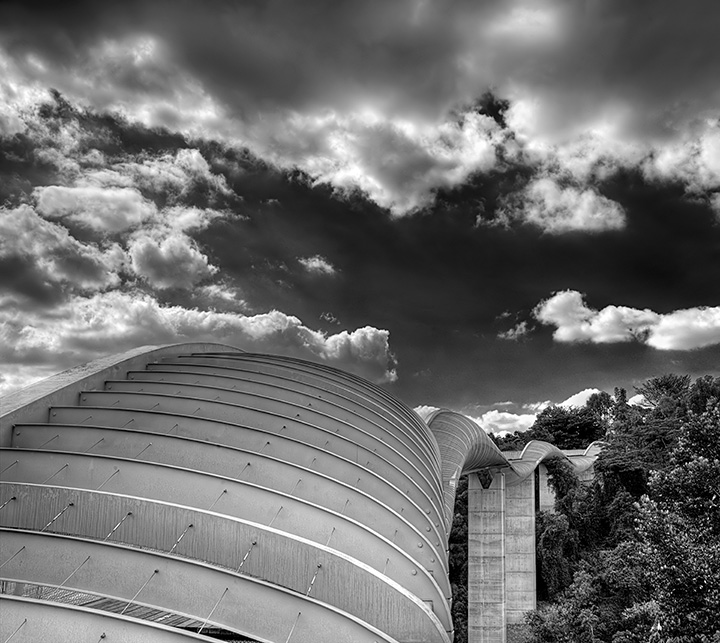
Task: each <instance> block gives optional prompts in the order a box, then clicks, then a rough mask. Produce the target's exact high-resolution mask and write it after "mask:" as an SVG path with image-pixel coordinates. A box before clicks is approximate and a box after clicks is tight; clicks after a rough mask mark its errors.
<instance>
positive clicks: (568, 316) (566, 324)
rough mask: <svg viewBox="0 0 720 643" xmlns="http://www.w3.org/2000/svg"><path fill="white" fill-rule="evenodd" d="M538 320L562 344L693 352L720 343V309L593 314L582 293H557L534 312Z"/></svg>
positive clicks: (612, 310) (614, 310)
mask: <svg viewBox="0 0 720 643" xmlns="http://www.w3.org/2000/svg"><path fill="white" fill-rule="evenodd" d="M534 314H535V317H536V318H537V319H538V320H539V321H541V322H542V323H544V324H548V325H552V326H555V328H556V330H555V331H554V333H553V337H554V338H555V339H556V340H557V341H559V342H566V343H573V342H591V343H594V344H603V343H614V342H626V341H631V340H637V341H640V342H643V343H645V344H647V345H648V346H652V347H653V348H656V349H658V350H692V349H695V348H702V347H704V346H712V345H714V344H718V343H720V306H716V307H703V308H688V309H685V310H678V311H674V312H670V313H666V314H660V313H656V312H654V311H652V310H649V309H644V310H638V309H637V308H628V307H626V306H613V305H610V306H606V307H605V308H603V309H602V310H594V309H592V308H590V307H589V306H587V305H586V304H585V302H584V300H583V296H582V294H581V293H579V292H577V291H574V290H565V291H561V292H558V293H555V294H554V295H553V296H552V297H550V298H549V299H547V300H545V301H543V302H541V303H540V304H538V306H537V307H536V308H535V311H534Z"/></svg>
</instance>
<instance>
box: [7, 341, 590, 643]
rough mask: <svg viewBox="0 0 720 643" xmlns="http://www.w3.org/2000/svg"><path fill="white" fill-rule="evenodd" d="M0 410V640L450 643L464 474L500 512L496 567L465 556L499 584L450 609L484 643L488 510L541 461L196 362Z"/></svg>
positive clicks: (361, 397) (224, 354) (321, 370)
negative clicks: (462, 612) (466, 619)
mask: <svg viewBox="0 0 720 643" xmlns="http://www.w3.org/2000/svg"><path fill="white" fill-rule="evenodd" d="M0 402H1V403H2V414H1V415H0V445H1V446H2V450H1V451H0V456H1V464H0V470H1V473H0V529H1V530H2V535H1V536H0V578H1V581H0V582H1V583H2V595H1V598H2V601H3V614H4V618H3V619H2V624H1V625H0V635H1V636H2V640H8V637H11V639H12V640H14V641H20V640H42V639H44V638H47V637H46V634H47V632H49V631H52V632H53V636H52V638H53V639H54V640H57V641H75V640H81V639H82V640H99V639H102V638H107V639H108V640H112V641H115V640H120V641H124V640H131V639H132V640H137V639H138V638H140V639H141V640H147V641H156V640H157V641H160V640H162V641H165V640H168V641H170V640H173V641H175V640H177V641H182V640H217V639H222V640H236V641H245V640H249V641H262V642H268V643H269V642H273V643H274V642H281V643H299V642H301V641H312V642H313V643H316V642H322V641H328V642H333V643H334V642H338V641H353V642H355V641H358V642H362V641H368V642H381V641H387V642H393V641H395V642H399V643H411V642H420V641H428V642H430V641H437V642H438V643H449V642H450V641H451V640H452V637H453V625H452V620H451V616H450V605H451V592H450V584H449V581H448V575H447V543H448V534H449V530H450V527H451V524H452V516H453V505H454V499H455V488H456V484H457V480H458V478H459V477H460V476H461V475H463V474H466V473H479V476H475V478H476V482H475V483H471V494H474V495H473V497H477V502H476V503H475V504H477V503H479V502H481V500H482V502H483V503H485V504H487V503H488V499H490V498H491V497H492V498H494V497H495V496H496V495H497V492H500V495H501V496H502V499H501V500H502V504H503V509H502V511H501V513H502V521H503V528H502V529H503V538H502V541H503V543H502V549H503V551H502V552H501V556H495V558H497V559H498V560H495V558H493V556H492V555H490V556H489V557H488V551H485V550H482V551H480V550H478V551H479V552H480V553H479V555H480V558H478V561H479V567H478V569H481V572H479V573H480V576H482V575H483V574H485V575H486V576H487V572H488V570H490V569H491V568H492V569H494V567H493V565H494V564H495V563H498V561H499V565H500V566H499V567H498V569H497V570H495V572H497V573H496V574H495V576H497V578H496V577H495V576H493V577H492V578H491V577H489V576H488V577H487V578H484V577H478V578H471V581H470V582H471V583H474V584H475V585H474V586H475V589H476V591H475V592H471V605H470V609H471V630H472V631H473V632H474V634H475V635H476V637H477V640H483V641H485V640H488V641H489V640H503V637H504V627H505V622H511V621H512V618H511V616H512V614H513V609H514V608H513V607H512V605H511V606H510V607H507V606H508V605H509V604H512V601H510V603H508V600H507V598H508V597H507V596H505V595H503V596H501V597H500V598H501V600H499V601H498V600H496V597H495V595H494V594H493V592H492V587H491V585H492V586H495V585H497V580H498V578H499V576H498V574H500V575H501V576H502V579H501V580H502V582H501V585H503V588H504V587H505V585H507V584H508V582H509V580H510V581H511V580H512V576H511V575H510V576H508V574H512V572H509V571H508V569H509V565H508V564H506V562H505V560H506V554H507V551H506V550H507V547H506V544H505V540H506V538H505V534H504V531H505V523H506V522H507V519H506V516H505V514H506V513H507V510H506V506H507V503H509V502H510V501H509V500H506V499H505V496H506V495H507V493H506V489H510V488H512V487H517V488H524V487H523V485H525V486H527V481H528V480H530V481H532V483H533V484H534V481H535V476H533V475H532V474H533V472H534V471H536V470H537V467H538V463H540V462H541V460H542V459H543V458H545V457H550V456H552V455H558V453H560V452H557V449H555V448H554V447H551V446H550V445H546V444H544V443H531V444H530V445H528V447H527V448H526V450H525V452H523V453H522V454H514V455H513V456H512V457H510V458H508V457H506V455H504V454H502V453H500V451H498V450H497V448H496V447H495V446H494V445H493V443H492V442H491V441H490V439H489V438H488V437H487V435H486V434H485V432H484V431H483V430H482V429H481V428H480V427H478V426H477V425H476V424H475V423H473V422H472V421H471V420H469V419H468V418H465V417H464V416H462V415H459V414H457V413H453V412H450V411H440V412H436V413H435V414H433V415H432V416H431V417H429V418H427V420H426V421H424V420H422V419H421V418H420V417H419V416H418V415H417V414H416V413H414V412H413V411H412V410H410V409H409V408H407V407H406V406H405V405H403V404H402V403H401V402H399V401H397V400H396V399H394V398H392V397H391V396H389V395H388V394H387V393H386V392H384V391H383V390H382V389H380V388H378V387H376V386H374V385H372V384H370V383H369V382H367V381H365V380H363V379H361V378H358V377H356V376H353V375H349V374H347V373H344V372H341V371H338V370H336V369H332V368H329V367H327V366H324V365H320V364H314V363H309V362H305V361H301V360H297V359H292V358H288V357H281V356H274V355H257V354H251V353H246V352H243V351H241V350H239V349H236V348H232V347H227V346H222V345H213V344H184V345H174V346H165V347H145V348H143V349H137V350H135V351H132V352H130V353H126V354H123V355H119V356H114V357H109V358H106V359H103V360H99V361H97V362H93V363H91V364H89V365H85V366H83V367H79V368H77V369H72V370H71V371H66V372H65V373H61V374H60V375H57V376H55V377H53V378H49V379H48V380H44V381H43V382H40V383H39V384H37V385H34V386H31V387H29V388H27V389H24V390H23V391H20V392H19V393H16V394H13V395H11V396H7V397H5V398H3V399H2V400H0ZM561 455H562V454H561ZM574 459H575V461H576V463H577V468H578V470H582V468H583V467H584V468H585V469H587V468H588V467H589V466H591V465H592V460H593V453H590V452H588V454H584V455H580V456H574ZM471 478H472V476H471ZM481 480H482V481H483V482H484V485H483V484H482V483H481V482H480V481H481ZM485 487H487V489H486V488H485ZM534 496H535V494H534V492H533V498H534ZM499 497H500V496H498V498H499ZM473 502H475V501H473ZM491 504H492V503H491ZM531 510H532V512H533V521H534V505H533V507H532V508H531ZM471 511H473V510H472V509H471ZM488 511H490V510H488ZM493 512H494V514H498V511H496V510H492V511H491V513H493ZM476 513H477V512H476ZM486 513H487V512H486ZM471 523H472V524H473V525H475V531H477V530H480V532H478V534H480V535H482V534H483V533H484V534H485V535H488V534H490V535H491V536H492V538H490V540H492V539H493V538H494V536H493V534H494V533H495V532H494V531H493V529H495V531H497V526H494V525H492V524H489V523H488V522H487V520H485V521H484V522H483V521H482V520H480V519H479V518H478V519H477V520H475V521H474V522H473V521H472V516H471ZM533 525H534V522H533ZM483 530H484V532H483ZM471 531H472V530H471ZM532 533H533V535H534V526H533V531H532ZM478 534H473V533H471V537H470V538H471V542H470V545H471V550H472V549H473V540H474V539H475V538H476V536H477V535H478ZM481 540H482V541H483V542H485V541H488V542H489V540H488V539H487V538H485V536H483V538H481ZM531 546H532V565H533V569H532V572H533V573H534V540H533V542H532V545H531ZM476 549H477V548H476ZM480 549H482V547H481V548H480ZM486 549H487V548H486ZM489 553H490V554H492V553H493V552H489ZM471 554H472V551H471ZM483 556H484V557H485V558H482V557H483ZM471 558H472V555H471ZM476 558H477V557H476ZM481 558H482V560H481ZM500 559H502V560H500ZM488 561H490V562H488ZM473 564H474V563H472V562H471V572H472V570H473V569H474V568H473ZM496 566H497V565H496ZM471 575H472V574H471ZM508 579H509V580H508ZM484 585H487V587H486V588H485V589H483V588H484ZM532 585H533V592H534V576H533V578H532ZM508 586H509V585H508ZM472 596H476V597H479V600H475V602H474V603H473V598H472ZM531 599H532V600H531V602H532V601H534V593H533V594H532V597H531ZM525 602H526V603H527V601H525ZM496 603H497V604H500V603H502V604H503V605H504V606H505V607H504V611H503V613H502V614H501V615H500V616H499V617H498V616H497V612H498V610H497V605H496ZM518 605H519V607H517V609H520V610H525V609H531V608H532V607H534V603H533V604H532V605H530V606H529V607H527V606H526V605H525V603H522V601H521V604H520V603H519V604H518ZM498 618H501V619H502V620H503V622H502V623H501V622H500V621H499V620H498ZM473 623H474V624H473ZM53 624H54V625H53ZM496 630H497V632H496ZM501 630H502V632H501ZM93 636H95V639H93V638H92V637H93ZM497 636H500V637H501V638H497Z"/></svg>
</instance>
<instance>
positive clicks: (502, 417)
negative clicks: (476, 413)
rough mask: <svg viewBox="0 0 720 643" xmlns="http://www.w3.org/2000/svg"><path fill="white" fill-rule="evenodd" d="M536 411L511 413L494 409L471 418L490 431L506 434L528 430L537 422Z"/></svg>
mask: <svg viewBox="0 0 720 643" xmlns="http://www.w3.org/2000/svg"><path fill="white" fill-rule="evenodd" d="M535 417H536V416H535V414H534V413H509V412H507V411H498V410H497V409H492V410H490V411H488V412H487V413H483V414H482V415H481V416H480V417H474V418H471V419H472V420H474V421H475V422H477V423H478V424H479V425H480V426H481V427H482V428H483V429H485V431H487V432H488V433H496V434H498V435H505V434H506V433H515V431H520V432H522V431H527V430H528V429H529V428H530V427H531V426H532V425H533V424H534V423H535Z"/></svg>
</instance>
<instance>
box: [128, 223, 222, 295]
mask: <svg viewBox="0 0 720 643" xmlns="http://www.w3.org/2000/svg"><path fill="white" fill-rule="evenodd" d="M128 252H129V254H130V259H131V261H132V269H133V270H134V272H135V274H137V275H138V276H139V277H142V278H143V279H146V280H147V281H148V283H149V284H150V285H151V286H154V287H155V288H191V287H192V286H194V285H195V284H197V283H198V282H200V281H202V280H203V279H207V278H208V277H211V276H212V275H214V274H215V273H216V272H217V271H218V269H217V268H216V267H215V266H212V265H210V264H209V263H208V258H207V257H206V256H205V255H204V254H203V253H202V252H200V250H198V248H197V246H196V245H195V243H194V242H193V241H192V240H191V239H190V238H189V237H187V236H185V235H183V234H172V235H171V236H169V237H165V238H163V239H157V238H154V237H153V236H150V235H148V234H140V235H137V236H135V237H134V238H133V239H132V241H131V242H130V245H129V248H128Z"/></svg>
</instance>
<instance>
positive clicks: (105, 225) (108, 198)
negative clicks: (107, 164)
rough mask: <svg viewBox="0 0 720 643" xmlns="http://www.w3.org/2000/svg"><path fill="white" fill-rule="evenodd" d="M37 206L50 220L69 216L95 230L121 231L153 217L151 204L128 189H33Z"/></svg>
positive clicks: (51, 187)
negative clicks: (35, 190)
mask: <svg viewBox="0 0 720 643" xmlns="http://www.w3.org/2000/svg"><path fill="white" fill-rule="evenodd" d="M36 196H37V209H38V212H39V213H40V214H42V215H43V216H44V217H47V218H49V219H65V218H67V219H69V220H70V221H73V222H75V223H78V224H80V225H83V226H86V227H88V228H91V229H93V230H96V231H98V232H107V233H113V232H120V231H122V230H127V229H128V228H134V227H136V226H138V225H140V224H141V223H142V222H143V221H144V220H146V219H149V218H150V217H152V216H153V214H154V213H155V211H156V208H155V206H154V204H152V203H150V202H148V201H146V200H145V199H143V197H142V195H141V194H140V193H139V192H138V191H137V190H134V189H131V188H106V189H103V188H97V187H61V186H56V185H51V186H49V187H46V188H39V189H38V190H37V192H36Z"/></svg>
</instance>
